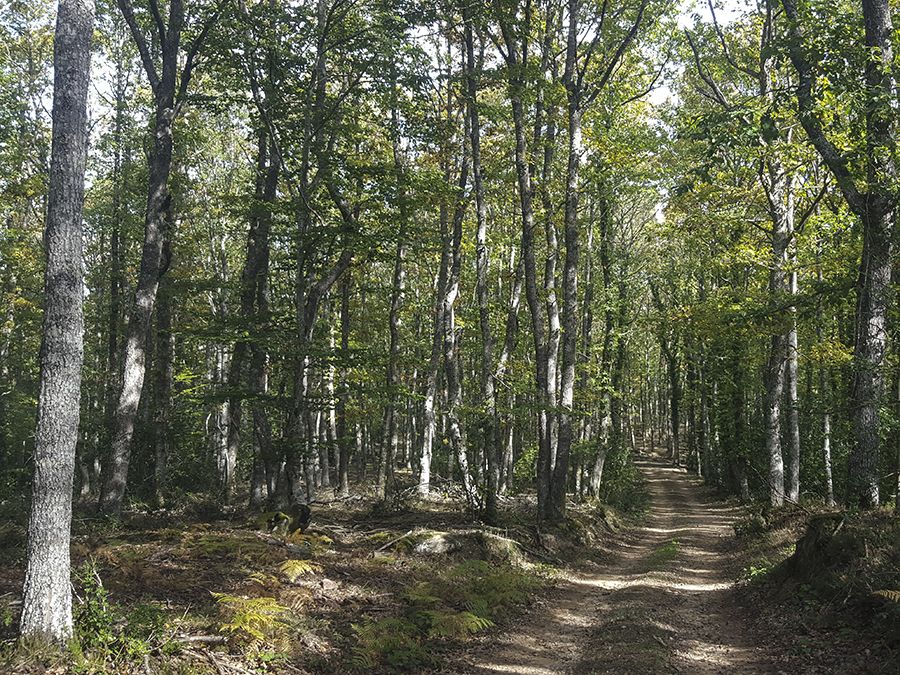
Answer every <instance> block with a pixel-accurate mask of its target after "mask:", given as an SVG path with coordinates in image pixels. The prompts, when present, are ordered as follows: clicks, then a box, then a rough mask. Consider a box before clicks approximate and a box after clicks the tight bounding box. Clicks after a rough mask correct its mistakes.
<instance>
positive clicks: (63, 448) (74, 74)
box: [21, 0, 94, 643]
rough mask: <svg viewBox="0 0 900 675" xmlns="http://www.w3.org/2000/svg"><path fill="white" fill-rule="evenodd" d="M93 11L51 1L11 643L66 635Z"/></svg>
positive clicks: (77, 3)
mask: <svg viewBox="0 0 900 675" xmlns="http://www.w3.org/2000/svg"><path fill="white" fill-rule="evenodd" d="M93 12H94V7H93V4H92V3H90V2H82V1H81V0H60V2H59V10H58V14H57V22H56V37H55V41H54V52H53V63H54V77H53V142H52V150H51V157H50V185H49V196H48V210H47V225H46V231H45V233H44V243H45V246H46V255H47V266H46V269H45V273H44V318H43V337H42V341H41V352H40V361H41V378H40V380H41V385H40V398H39V402H38V419H37V430H36V432H35V450H34V478H33V481H32V492H31V516H30V519H29V522H28V545H27V550H26V561H27V562H26V568H25V584H24V588H23V600H22V618H21V634H22V636H23V637H25V638H30V639H35V640H42V641H49V642H55V643H64V642H65V641H67V640H68V639H69V638H70V637H71V636H72V591H71V585H70V584H71V580H70V578H69V573H70V565H71V561H70V557H69V540H70V528H71V524H72V486H73V477H74V472H75V446H76V444H77V442H78V424H79V412H80V407H81V366H82V363H83V360H84V312H83V303H84V292H83V278H84V268H83V261H82V246H83V241H82V240H83V229H82V205H83V202H84V171H85V163H86V156H87V145H88V129H87V97H88V82H89V78H90V58H91V36H92V31H93V24H94V16H93Z"/></svg>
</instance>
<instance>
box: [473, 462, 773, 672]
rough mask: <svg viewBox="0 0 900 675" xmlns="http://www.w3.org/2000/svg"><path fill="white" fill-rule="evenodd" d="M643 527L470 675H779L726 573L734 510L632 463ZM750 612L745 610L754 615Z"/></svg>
mask: <svg viewBox="0 0 900 675" xmlns="http://www.w3.org/2000/svg"><path fill="white" fill-rule="evenodd" d="M638 465H639V466H640V468H641V471H642V472H643V474H644V477H645V479H646V481H647V486H648V490H649V493H650V511H649V515H648V517H647V520H646V522H645V524H644V525H643V526H642V527H640V528H638V529H636V530H635V531H634V532H633V533H632V535H631V536H630V537H629V538H628V539H627V540H626V541H623V542H622V543H621V544H619V545H618V546H619V550H620V553H619V554H617V555H616V556H615V558H614V559H613V560H612V561H611V562H610V563H609V564H608V565H604V566H603V567H602V569H601V570H600V571H598V572H596V573H595V572H593V571H591V572H584V573H573V574H571V575H569V576H568V577H567V579H566V580H565V581H564V582H563V584H562V585H561V586H560V587H559V589H558V590H557V591H556V592H555V593H554V595H553V597H552V598H551V599H550V600H549V601H548V602H547V603H546V604H545V605H543V606H541V607H539V608H537V609H536V610H535V611H533V612H531V614H530V615H529V617H528V618H527V619H525V620H524V621H523V622H522V624H521V625H519V626H517V627H516V628H514V629H513V630H511V631H510V632H509V633H508V634H506V635H504V636H503V637H502V638H501V639H500V641H499V643H495V644H493V645H491V646H489V647H486V648H485V649H484V650H482V651H480V652H479V653H476V654H475V655H473V656H472V657H470V659H469V666H468V668H467V669H465V670H462V671H458V672H464V673H467V674H469V675H472V674H478V675H488V674H490V673H517V674H520V675H556V674H557V673H571V674H578V675H580V674H587V673H619V674H621V673H635V674H637V673H640V674H645V673H666V672H669V673H691V674H692V675H694V674H699V675H703V674H707V673H710V674H711V673H777V672H779V671H778V669H777V668H776V667H775V663H776V662H775V661H774V660H773V659H772V654H771V653H769V652H767V650H766V649H765V648H764V647H761V646H759V645H757V644H755V640H754V636H753V632H752V631H751V630H748V628H749V627H748V626H747V625H746V617H747V613H748V609H747V608H745V607H741V606H740V605H739V604H737V600H736V597H735V594H734V593H733V580H732V579H731V575H730V574H729V571H728V569H727V567H728V562H727V557H728V556H727V552H728V548H729V546H730V544H731V542H732V541H733V536H734V531H733V529H732V527H731V524H732V522H733V521H734V519H735V517H736V513H735V511H734V509H731V508H729V507H727V506H726V505H724V504H722V503H720V502H707V501H706V500H705V499H704V494H705V492H704V488H703V486H702V485H701V484H700V483H699V482H698V481H697V480H696V479H694V478H693V477H690V476H689V475H688V474H686V473H685V472H684V471H682V470H679V469H675V468H673V467H671V466H669V465H668V463H667V462H665V461H663V460H659V459H642V460H640V461H639V462H638ZM751 611H752V610H751Z"/></svg>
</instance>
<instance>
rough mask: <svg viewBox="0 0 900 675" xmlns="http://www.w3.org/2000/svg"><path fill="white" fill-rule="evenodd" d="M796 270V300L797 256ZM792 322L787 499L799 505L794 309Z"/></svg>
mask: <svg viewBox="0 0 900 675" xmlns="http://www.w3.org/2000/svg"><path fill="white" fill-rule="evenodd" d="M791 257H792V261H793V266H794V269H792V270H791V271H790V281H789V284H788V287H789V292H790V294H791V297H792V298H795V297H797V292H798V291H797V270H796V262H797V261H796V252H795V253H794V254H793V255H792V256H791ZM788 316H789V320H790V322H791V324H790V329H789V330H788V334H787V362H786V364H785V371H784V384H785V390H786V391H785V393H786V395H787V396H786V399H787V400H786V401H785V403H786V404H787V407H788V418H787V443H788V452H787V465H788V475H787V489H786V497H787V499H788V500H790V501H791V502H794V503H797V500H799V499H800V402H799V397H798V394H797V379H798V377H799V376H798V365H797V360H798V355H799V354H798V345H797V308H796V307H791V308H790V309H789V311H788Z"/></svg>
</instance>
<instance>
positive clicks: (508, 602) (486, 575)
mask: <svg viewBox="0 0 900 675" xmlns="http://www.w3.org/2000/svg"><path fill="white" fill-rule="evenodd" d="M542 583H543V581H542V580H541V579H540V578H539V577H538V576H537V575H535V574H531V573H528V572H525V571H522V570H517V569H513V568H511V567H505V566H497V565H492V564H491V563H489V562H487V561H485V560H467V561H465V562H463V563H460V564H459V565H457V566H455V567H453V568H452V569H451V570H450V571H449V572H448V573H447V574H446V575H443V576H442V577H439V578H438V580H437V581H436V583H435V588H436V589H437V593H438V594H439V595H440V596H441V597H443V598H445V599H446V601H447V602H448V604H451V605H454V606H457V607H460V608H464V609H466V610H468V611H470V612H472V613H473V614H475V615H476V616H479V617H482V618H485V619H491V620H495V619H497V618H498V617H500V616H502V615H503V614H505V613H506V612H507V611H508V610H510V609H512V608H513V607H515V606H516V605H521V604H523V603H525V602H526V601H527V600H528V598H529V596H530V595H531V593H533V592H534V591H535V590H536V589H537V588H538V587H539V586H540V585H541V584H542Z"/></svg>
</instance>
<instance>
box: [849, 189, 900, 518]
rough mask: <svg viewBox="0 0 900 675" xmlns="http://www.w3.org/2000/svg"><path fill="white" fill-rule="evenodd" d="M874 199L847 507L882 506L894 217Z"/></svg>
mask: <svg viewBox="0 0 900 675" xmlns="http://www.w3.org/2000/svg"><path fill="white" fill-rule="evenodd" d="M878 206H879V205H878V203H877V200H876V203H875V204H872V205H871V206H870V207H869V208H868V210H867V211H866V212H865V214H864V216H863V236H864V241H863V252H862V263H861V266H860V276H859V282H858V294H859V295H858V300H857V305H856V344H855V347H854V350H853V362H854V372H853V382H852V389H851V401H852V406H851V409H850V410H851V412H850V419H851V422H852V425H853V438H854V444H853V448H852V450H851V452H850V458H849V477H848V483H847V494H848V503H849V504H852V505H858V506H862V507H863V508H875V507H877V506H878V504H879V494H878V493H879V485H878V482H879V481H878V454H879V446H880V436H879V434H880V420H879V412H878V409H879V405H880V403H881V395H882V390H883V387H884V375H883V372H882V364H883V362H884V354H885V350H886V347H887V312H888V307H889V306H890V303H891V298H892V290H891V249H892V242H891V237H892V230H893V219H894V216H893V212H892V211H888V210H887V209H883V208H879V207H878Z"/></svg>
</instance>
